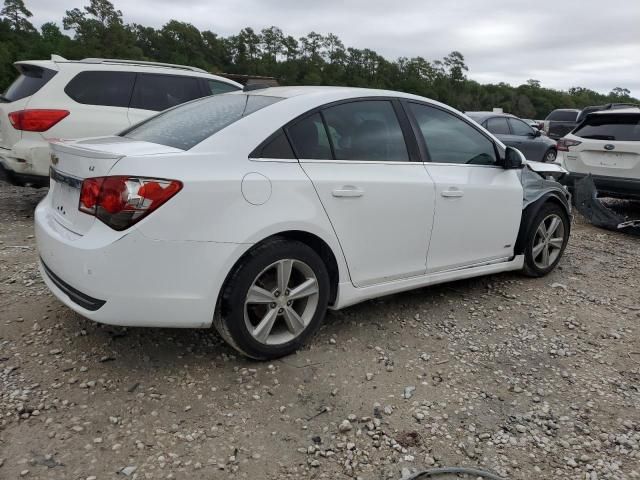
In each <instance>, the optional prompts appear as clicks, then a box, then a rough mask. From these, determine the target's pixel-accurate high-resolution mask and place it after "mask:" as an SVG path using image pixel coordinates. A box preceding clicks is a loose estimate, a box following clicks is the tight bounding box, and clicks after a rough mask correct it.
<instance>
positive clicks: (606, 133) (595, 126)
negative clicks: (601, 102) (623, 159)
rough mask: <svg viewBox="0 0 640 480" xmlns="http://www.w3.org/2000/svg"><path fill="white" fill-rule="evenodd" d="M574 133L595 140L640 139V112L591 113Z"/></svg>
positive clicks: (633, 140) (629, 140)
mask: <svg viewBox="0 0 640 480" xmlns="http://www.w3.org/2000/svg"><path fill="white" fill-rule="evenodd" d="M573 135H576V136H578V137H582V138H592V139H594V140H621V141H628V142H638V141H640V114H630V115H629V114H627V115H625V114H611V113H606V114H602V115H591V116H590V117H587V119H586V120H585V121H584V122H583V123H582V125H580V126H579V127H578V128H577V129H576V130H575V131H574V132H573Z"/></svg>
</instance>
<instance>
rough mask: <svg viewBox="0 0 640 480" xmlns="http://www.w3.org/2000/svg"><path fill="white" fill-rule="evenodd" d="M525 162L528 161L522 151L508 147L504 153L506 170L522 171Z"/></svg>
mask: <svg viewBox="0 0 640 480" xmlns="http://www.w3.org/2000/svg"><path fill="white" fill-rule="evenodd" d="M525 160H526V159H525V158H524V155H523V154H522V152H521V151H520V150H518V149H516V148H513V147H507V149H506V150H505V152H504V162H503V165H502V166H503V167H504V168H505V169H506V170H516V169H520V168H522V165H523V164H524V162H525Z"/></svg>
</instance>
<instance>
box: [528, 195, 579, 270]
mask: <svg viewBox="0 0 640 480" xmlns="http://www.w3.org/2000/svg"><path fill="white" fill-rule="evenodd" d="M531 225H532V227H531V230H530V231H529V234H528V236H529V238H528V239H527V243H526V245H525V249H524V256H525V263H524V273H525V274H526V275H529V276H532V277H542V276H544V275H546V274H548V273H549V272H551V270H553V269H554V268H555V267H556V265H558V262H560V258H561V257H562V254H563V253H564V249H565V248H566V246H567V242H568V241H569V229H570V224H569V217H568V215H567V213H566V212H565V210H564V209H563V208H562V207H561V206H559V205H557V204H556V203H546V204H544V205H543V206H542V208H541V209H540V211H539V212H538V213H537V215H536V217H535V219H534V220H533V222H532V223H531Z"/></svg>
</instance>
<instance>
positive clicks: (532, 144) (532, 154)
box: [508, 118, 547, 162]
mask: <svg viewBox="0 0 640 480" xmlns="http://www.w3.org/2000/svg"><path fill="white" fill-rule="evenodd" d="M508 121H509V126H510V127H511V135H513V137H515V138H517V139H518V140H517V141H518V142H520V143H519V144H518V146H515V145H514V146H515V147H516V148H517V149H518V150H520V151H521V152H522V153H524V156H525V157H526V158H527V160H533V161H535V162H540V161H542V157H543V156H544V154H545V153H546V151H547V146H546V144H545V143H544V141H543V140H542V138H541V137H540V136H536V134H535V132H534V130H533V128H531V127H530V126H529V125H527V124H526V123H525V122H523V121H522V120H520V119H519V118H509V120H508Z"/></svg>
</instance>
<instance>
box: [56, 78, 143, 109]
mask: <svg viewBox="0 0 640 480" xmlns="http://www.w3.org/2000/svg"><path fill="white" fill-rule="evenodd" d="M135 79H136V74H135V73H132V72H100V71H87V72H80V73H79V74H78V75H76V76H75V77H73V78H72V79H71V81H70V82H69V83H68V84H67V86H66V87H65V88H64V91H65V93H66V94H67V95H69V97H70V98H72V99H73V100H75V101H76V102H78V103H84V104H85V105H101V106H106V107H128V106H129V100H130V99H131V93H132V91H133V83H134V81H135Z"/></svg>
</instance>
